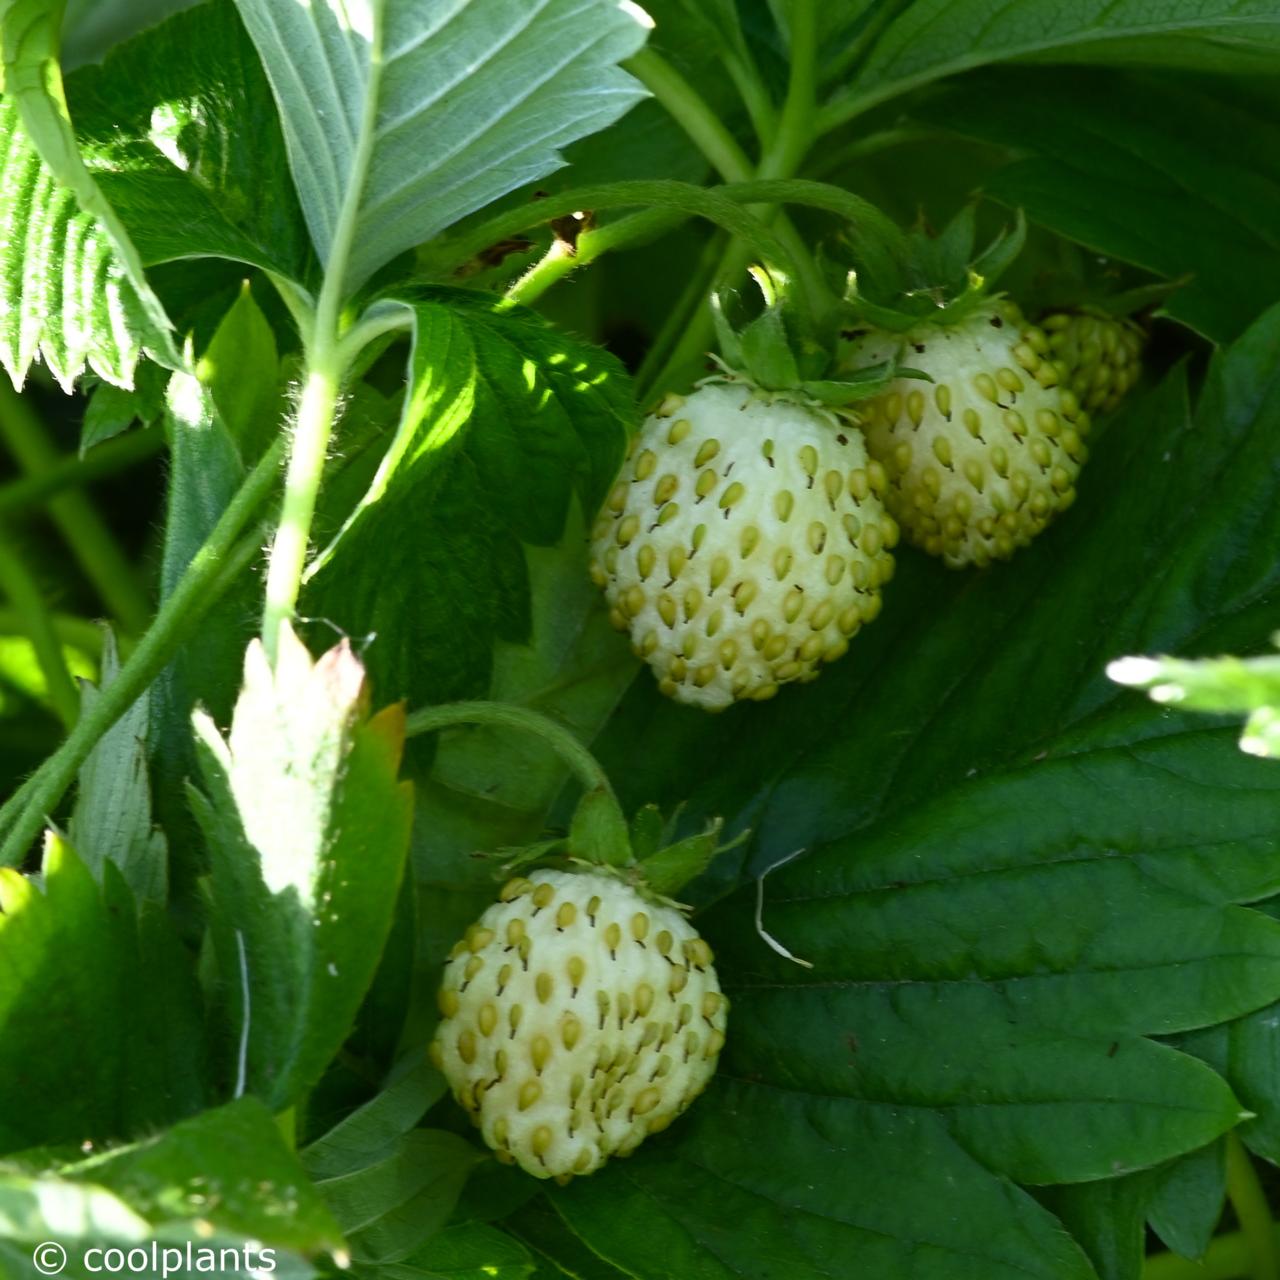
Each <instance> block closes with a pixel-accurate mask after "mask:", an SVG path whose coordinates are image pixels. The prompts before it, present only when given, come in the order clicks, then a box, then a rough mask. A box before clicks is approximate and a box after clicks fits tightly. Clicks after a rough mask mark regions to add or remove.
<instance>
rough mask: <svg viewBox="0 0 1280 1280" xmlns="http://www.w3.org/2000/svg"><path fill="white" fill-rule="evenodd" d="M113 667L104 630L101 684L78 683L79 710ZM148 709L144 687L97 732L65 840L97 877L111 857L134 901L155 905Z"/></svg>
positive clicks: (160, 866) (97, 693)
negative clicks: (102, 731) (80, 688)
mask: <svg viewBox="0 0 1280 1280" xmlns="http://www.w3.org/2000/svg"><path fill="white" fill-rule="evenodd" d="M119 671H120V659H119V657H118V655H117V653H116V644H115V637H114V636H113V635H112V634H111V633H110V632H109V631H108V632H107V633H106V635H105V636H104V641H103V650H102V677H101V682H100V684H99V687H98V688H97V689H95V688H93V687H92V686H91V685H89V684H87V683H86V684H85V685H84V686H83V690H84V692H83V695H82V698H83V710H82V712H81V714H88V711H89V709H90V708H91V707H92V706H93V703H94V701H95V700H96V699H97V698H99V697H101V696H102V691H103V690H105V689H106V688H107V687H108V686H109V685H110V683H111V682H112V681H113V680H114V679H115V678H116V677H117V675H118V674H119ZM150 708H151V694H150V691H149V690H148V691H147V692H145V693H143V694H142V696H141V697H139V698H138V700H137V701H136V702H135V703H134V704H133V706H132V707H130V708H129V710H128V711H126V712H125V714H124V715H123V716H121V717H120V719H119V720H117V721H116V723H115V724H114V725H112V726H111V728H110V729H108V730H107V732H106V733H105V734H103V735H102V737H101V738H100V739H99V740H98V742H97V745H96V746H95V747H94V748H93V750H92V751H91V752H90V753H89V756H88V758H87V759H86V760H85V762H84V764H83V765H81V766H80V777H79V785H78V787H77V792H76V807H75V810H74V812H73V813H72V815H71V830H70V837H71V843H72V844H73V845H74V846H75V848H76V850H77V852H78V853H79V854H80V856H81V858H83V859H84V862H85V864H86V866H88V867H89V869H90V870H91V871H93V872H94V873H95V875H96V876H97V877H98V879H99V880H100V879H101V878H102V866H103V864H104V863H106V862H113V863H115V865H116V866H117V867H118V868H119V869H120V874H121V876H122V877H123V878H124V882H125V883H126V884H127V885H128V886H129V889H130V891H131V892H132V893H133V896H134V898H135V899H136V900H137V901H138V902H140V903H144V902H153V903H157V904H161V905H163V904H164V903H165V902H166V900H167V899H168V896H169V846H168V842H167V841H166V839H165V836H164V832H163V831H161V830H159V829H158V828H157V827H156V826H155V825H154V823H153V822H152V817H151V780H150V778H149V776H148V772H147V730H148V726H149V723H150Z"/></svg>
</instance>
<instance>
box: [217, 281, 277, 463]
mask: <svg viewBox="0 0 1280 1280" xmlns="http://www.w3.org/2000/svg"><path fill="white" fill-rule="evenodd" d="M196 377H197V378H199V379H200V381H201V382H203V383H204V384H205V385H206V386H207V387H208V388H209V394H210V396H211V397H212V398H213V403H214V404H215V405H216V406H217V410H218V416H219V417H220V418H221V419H222V421H223V422H224V423H225V424H226V427H227V431H228V432H229V433H230V436H231V439H232V440H233V441H235V443H236V446H237V448H238V450H239V452H240V455H241V456H242V457H243V458H246V459H248V460H249V461H251V462H256V461H257V460H258V459H259V458H260V457H261V456H262V455H263V453H265V452H266V450H267V449H268V448H269V447H270V445H271V444H272V442H273V441H274V440H275V438H276V436H278V435H279V434H280V432H281V431H282V430H283V429H284V416H285V406H284V403H283V401H282V398H281V395H280V390H281V387H280V381H281V380H280V357H279V354H278V352H277V350H276V338H275V334H274V333H273V332H272V329H271V326H270V325H269V324H268V323H267V318H266V316H264V315H263V314H262V310H261V308H260V307H259V306H258V304H257V303H256V302H255V301H254V300H253V290H252V289H251V288H250V285H249V282H248V281H247V280H246V281H245V283H244V287H243V288H242V289H241V291H240V295H239V297H237V298H236V300H235V302H234V303H233V304H232V305H231V309H230V310H229V311H228V312H227V314H226V315H225V316H224V317H223V319H222V323H221V324H220V325H219V326H218V328H217V331H216V332H215V333H214V335H213V341H212V342H210V343H209V345H208V347H207V348H206V349H205V351H204V354H203V355H202V356H201V357H200V360H199V362H198V363H197V365H196Z"/></svg>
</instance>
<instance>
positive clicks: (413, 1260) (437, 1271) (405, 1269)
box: [377, 1222, 533, 1280]
mask: <svg viewBox="0 0 1280 1280" xmlns="http://www.w3.org/2000/svg"><path fill="white" fill-rule="evenodd" d="M532 1271H533V1260H532V1258H531V1257H530V1256H529V1251H528V1250H527V1249H525V1248H524V1246H523V1245H521V1244H520V1243H519V1241H517V1240H514V1239H512V1238H511V1236H509V1235H507V1233H506V1232H505V1231H499V1230H498V1229H497V1228H496V1227H488V1226H485V1225H484V1224H483V1223H479V1222H464V1223H460V1224H459V1225H458V1226H454V1227H446V1228H445V1230H443V1231H441V1232H438V1233H437V1234H436V1235H434V1236H432V1237H431V1239H430V1240H428V1241H427V1243H426V1244H424V1245H421V1246H419V1247H418V1248H417V1249H415V1250H414V1251H413V1252H412V1253H411V1254H409V1256H408V1257H406V1258H404V1259H402V1260H401V1261H400V1262H394V1263H390V1264H388V1265H386V1266H383V1267H380V1268H379V1269H378V1273H377V1274H378V1275H379V1276H380V1277H383V1278H384V1280H524V1277H526V1276H528V1275H530V1274H531V1272H532Z"/></svg>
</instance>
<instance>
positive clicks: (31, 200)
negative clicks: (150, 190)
mask: <svg viewBox="0 0 1280 1280" xmlns="http://www.w3.org/2000/svg"><path fill="white" fill-rule="evenodd" d="M68 285H70V286H71V288H70V290H69V292H68V290H67V286H68ZM148 326H149V320H148V317H147V315H146V312H145V310H144V308H143V306H142V304H141V303H140V302H139V300H138V296H137V293H136V292H135V290H134V288H133V285H132V284H131V283H130V281H129V278H128V274H127V272H126V270H125V268H124V265H123V264H122V262H121V261H120V259H119V257H118V256H117V254H116V252H115V250H114V249H113V248H112V245H111V240H110V237H109V236H108V235H107V233H106V231H105V230H104V228H103V227H102V226H101V224H100V223H99V222H98V220H97V219H95V218H94V217H92V216H91V215H90V214H87V213H85V212H83V211H82V210H81V209H80V208H79V206H78V205H77V204H76V199H75V196H74V195H73V194H72V193H71V192H70V191H69V190H67V189H66V188H64V187H62V186H60V185H59V184H58V181H57V179H56V178H54V176H53V174H52V173H50V171H49V170H48V168H47V167H46V166H45V164H44V162H43V161H42V160H41V159H40V156H39V154H38V153H37V151H36V149H35V148H34V147H33V146H32V145H31V142H30V140H29V139H28V137H27V135H26V132H25V131H24V129H23V126H22V121H21V119H20V117H19V113H18V108H17V106H16V104H15V103H14V101H13V99H11V98H0V364H3V366H4V368H5V371H6V372H7V373H8V375H9V377H10V378H11V379H12V380H13V384H14V386H15V387H19V388H21V386H22V384H23V382H24V381H25V379H26V376H27V371H28V369H29V368H30V367H31V362H32V361H33V360H34V359H35V358H36V357H37V356H39V357H40V358H41V359H42V360H43V361H44V362H45V364H46V365H47V366H48V367H49V371H50V373H52V374H53V376H54V377H55V378H56V379H57V381H58V383H59V384H60V385H61V387H62V389H63V390H64V391H67V392H70V391H71V389H72V387H73V386H74V384H75V382H76V379H77V378H79V377H80V375H81V374H82V373H83V372H84V371H85V369H86V368H87V369H92V370H93V372H94V373H96V374H97V375H98V376H99V377H100V378H102V379H103V380H104V381H106V382H108V383H111V384H112V385H114V386H117V387H131V386H132V385H133V378H134V368H135V366H136V365H137V363H138V359H139V357H140V355H141V354H142V346H143V343H144V342H145V341H148V340H149V327H148Z"/></svg>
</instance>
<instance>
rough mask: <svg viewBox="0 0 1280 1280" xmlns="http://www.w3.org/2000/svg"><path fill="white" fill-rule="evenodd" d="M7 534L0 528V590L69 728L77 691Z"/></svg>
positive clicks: (76, 706) (49, 619)
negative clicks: (29, 645) (15, 616)
mask: <svg viewBox="0 0 1280 1280" xmlns="http://www.w3.org/2000/svg"><path fill="white" fill-rule="evenodd" d="M10 537H11V535H10V533H9V531H8V530H7V529H0V591H3V592H4V594H5V595H6V596H7V597H8V598H9V603H10V604H11V605H12V606H13V610H14V612H15V613H16V614H17V616H18V618H19V620H20V621H21V623H22V632H23V634H24V635H25V636H26V637H27V639H28V640H30V641H31V647H32V648H33V649H34V650H35V655H36V661H37V662H38V663H39V664H40V670H41V671H42V672H43V673H44V679H45V684H46V685H47V686H48V692H49V701H50V703H51V704H52V706H53V709H54V711H55V712H56V713H57V716H58V719H59V720H61V721H62V724H63V727H64V728H66V729H71V728H72V727H73V726H74V725H75V722H76V719H77V717H78V716H79V715H80V694H79V691H78V690H77V689H76V682H75V681H74V680H73V679H72V678H71V672H70V671H69V670H68V669H67V659H66V655H65V654H64V653H63V652H62V642H61V641H60V640H59V639H58V633H57V629H56V628H55V627H54V624H53V618H52V616H51V615H50V613H49V610H48V608H47V607H46V605H45V602H44V595H43V593H42V592H41V590H40V584H39V583H38V582H37V581H36V579H35V575H34V574H32V572H31V570H30V569H29V568H28V567H27V564H26V562H25V561H24V560H23V558H22V556H21V554H20V553H19V552H18V550H17V548H16V547H15V546H14V545H13V543H12V542H11V541H10Z"/></svg>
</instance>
